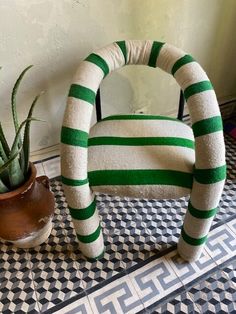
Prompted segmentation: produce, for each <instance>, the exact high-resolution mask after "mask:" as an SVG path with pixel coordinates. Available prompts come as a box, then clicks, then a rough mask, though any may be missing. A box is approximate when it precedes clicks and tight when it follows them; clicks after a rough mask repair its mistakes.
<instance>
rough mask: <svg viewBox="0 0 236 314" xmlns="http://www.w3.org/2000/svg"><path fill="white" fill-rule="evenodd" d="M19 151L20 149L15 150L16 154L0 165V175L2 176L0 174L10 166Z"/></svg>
mask: <svg viewBox="0 0 236 314" xmlns="http://www.w3.org/2000/svg"><path fill="white" fill-rule="evenodd" d="M20 150H21V149H19V150H17V152H16V153H15V154H14V155H13V156H12V157H11V158H9V159H8V161H7V162H5V163H1V164H0V175H2V173H3V172H4V171H5V170H7V168H8V167H9V166H10V165H11V163H12V162H13V161H14V159H15V158H16V157H17V156H18V155H19V153H20Z"/></svg>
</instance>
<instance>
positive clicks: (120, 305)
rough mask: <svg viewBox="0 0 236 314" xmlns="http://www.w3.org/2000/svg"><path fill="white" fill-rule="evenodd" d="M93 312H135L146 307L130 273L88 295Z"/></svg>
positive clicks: (98, 313)
mask: <svg viewBox="0 0 236 314" xmlns="http://www.w3.org/2000/svg"><path fill="white" fill-rule="evenodd" d="M88 298H89V302H90V305H91V307H92V310H93V314H101V313H112V314H116V313H117V314H121V313H125V314H133V313H137V312H139V311H141V310H143V309H144V307H143V305H142V303H141V301H140V299H139V296H138V294H137V292H136V291H135V289H134V287H133V285H132V283H131V280H130V279H129V277H128V275H126V276H124V277H122V278H119V279H116V280H114V281H112V282H111V283H109V284H107V285H106V286H105V287H103V288H101V289H99V290H96V291H95V292H93V293H91V294H89V295H88Z"/></svg>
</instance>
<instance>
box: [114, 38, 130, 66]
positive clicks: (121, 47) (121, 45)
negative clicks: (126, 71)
mask: <svg viewBox="0 0 236 314" xmlns="http://www.w3.org/2000/svg"><path fill="white" fill-rule="evenodd" d="M116 44H117V45H118V46H119V47H120V50H121V51H122V53H123V56H124V59H125V64H126V63H127V49H126V43H125V41H124V40H122V41H117V42H116Z"/></svg>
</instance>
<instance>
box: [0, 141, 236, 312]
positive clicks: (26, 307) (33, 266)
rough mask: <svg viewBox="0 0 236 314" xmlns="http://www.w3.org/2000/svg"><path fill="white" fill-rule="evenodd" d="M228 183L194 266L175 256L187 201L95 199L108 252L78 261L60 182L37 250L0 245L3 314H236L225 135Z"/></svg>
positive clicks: (234, 191) (234, 200)
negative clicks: (47, 229)
mask: <svg viewBox="0 0 236 314" xmlns="http://www.w3.org/2000/svg"><path fill="white" fill-rule="evenodd" d="M225 140H226V151H227V165H228V175H227V181H226V185H225V188H224V192H223V195H222V198H221V201H220V206H219V211H218V213H217V215H216V217H215V219H214V222H213V224H212V229H211V232H210V235H209V238H208V242H207V245H206V248H205V250H204V252H203V254H202V256H201V258H200V259H199V260H198V261H197V262H195V263H185V262H184V261H183V260H181V258H180V257H179V256H178V255H177V253H176V243H177V241H178V237H179V234H180V229H181V225H182V222H183V216H184V215H185V212H186V207H187V201H188V199H187V198H181V199H178V200H164V201H157V200H145V199H130V198H118V197H113V196H109V195H103V194H99V195H97V201H98V208H99V214H100V217H101V220H102V227H103V230H104V237H105V245H106V252H105V255H104V257H103V258H102V259H100V260H99V261H96V262H89V261H87V260H86V259H84V258H83V256H82V255H81V253H80V251H79V249H78V244H77V240H76V236H75V232H74V229H73V226H72V223H71V218H70V215H69V214H68V209H67V204H66V201H65V197H64V194H63V190H62V187H61V182H60V178H52V177H55V176H58V174H59V173H58V162H59V157H57V158H55V159H50V160H46V161H43V162H42V163H38V164H37V168H38V171H39V173H40V172H41V173H40V174H43V173H44V172H46V174H47V175H48V176H49V177H51V178H52V179H51V189H52V191H53V192H54V195H55V200H56V208H55V216H54V220H53V230H52V233H51V235H50V237H49V239H48V241H47V242H45V243H44V244H43V245H41V246H38V247H36V248H34V249H30V250H23V249H16V248H15V247H13V246H12V245H10V244H8V243H5V242H3V241H2V242H1V241H0V313H3V314H8V313H17V314H18V313H60V314H65V313H68V314H74V313H86V314H95V313H99V314H100V313H106V314H108V313H109V314H115V313H118V314H122V313H125V314H126V313H171V314H173V313H209V314H210V313H236V142H235V141H234V140H233V139H232V138H230V137H229V136H227V135H226V137H225Z"/></svg>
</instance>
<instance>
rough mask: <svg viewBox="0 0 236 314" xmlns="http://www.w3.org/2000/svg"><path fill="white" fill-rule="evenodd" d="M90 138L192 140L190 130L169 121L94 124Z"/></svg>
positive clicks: (180, 124)
mask: <svg viewBox="0 0 236 314" xmlns="http://www.w3.org/2000/svg"><path fill="white" fill-rule="evenodd" d="M89 136H90V137H97V136H118V137H119V136H120V137H179V138H185V139H190V140H193V132H192V129H191V128H190V127H189V126H188V125H185V124H184V123H182V122H178V121H171V120H106V121H102V122H99V123H97V124H95V125H94V126H93V127H92V128H91V130H90V135H89Z"/></svg>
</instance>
